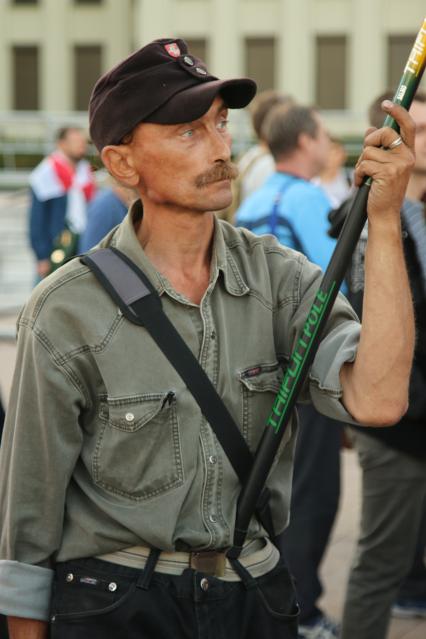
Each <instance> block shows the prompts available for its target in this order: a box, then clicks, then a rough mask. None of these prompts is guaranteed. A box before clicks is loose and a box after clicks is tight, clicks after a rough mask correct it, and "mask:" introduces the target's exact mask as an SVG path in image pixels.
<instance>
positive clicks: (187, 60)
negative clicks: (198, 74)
mask: <svg viewBox="0 0 426 639" xmlns="http://www.w3.org/2000/svg"><path fill="white" fill-rule="evenodd" d="M183 61H184V62H185V64H187V65H188V66H189V67H193V66H194V60H193V59H192V58H190V57H189V55H186V56H185V57H184V59H183Z"/></svg>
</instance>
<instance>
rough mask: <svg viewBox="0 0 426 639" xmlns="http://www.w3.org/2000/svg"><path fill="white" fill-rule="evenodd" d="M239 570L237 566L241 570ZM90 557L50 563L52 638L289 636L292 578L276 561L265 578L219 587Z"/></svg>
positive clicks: (200, 577) (207, 580)
mask: <svg viewBox="0 0 426 639" xmlns="http://www.w3.org/2000/svg"><path fill="white" fill-rule="evenodd" d="M243 570H244V569H243ZM149 573H150V571H149V569H148V568H146V569H145V570H137V569H135V568H127V567H123V566H118V565H115V564H111V563H109V562H105V561H101V560H97V559H80V560H77V561H71V562H65V563H62V564H58V565H57V569H56V577H55V581H54V589H53V599H52V619H51V624H50V633H51V634H50V637H51V639H109V638H114V639H136V638H137V639H197V638H198V637H200V638H201V637H202V638H203V639H259V637H262V639H269V638H270V639H296V638H297V613H298V608H297V604H296V602H295V596H294V589H293V584H292V580H291V578H290V576H289V573H288V571H287V568H286V566H285V565H284V563H283V562H282V561H280V562H279V564H278V565H277V566H276V568H274V570H272V571H271V572H270V573H268V574H267V575H265V576H264V577H260V578H258V579H252V578H251V577H250V576H248V573H247V571H245V573H246V574H247V578H246V583H245V584H244V583H242V582H225V581H221V580H219V579H216V578H215V577H210V576H206V575H204V574H202V573H199V572H196V571H194V570H192V569H189V568H188V569H186V570H185V571H184V572H183V574H182V575H181V576H173V575H165V574H161V573H157V572H153V573H152V574H151V575H150V574H149Z"/></svg>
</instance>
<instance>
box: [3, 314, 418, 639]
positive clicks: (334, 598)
mask: <svg viewBox="0 0 426 639" xmlns="http://www.w3.org/2000/svg"><path fill="white" fill-rule="evenodd" d="M14 319H15V318H14V317H13V316H3V317H2V316H1V315H0V335H1V334H2V331H3V332H6V331H5V329H7V332H11V331H12V329H13V323H14ZM14 359H15V346H14V344H13V343H12V342H8V341H1V340H0V362H1V365H0V388H1V389H2V393H3V396H4V398H5V399H7V397H8V393H9V389H10V383H11V376H12V368H13V365H14ZM342 479H343V496H342V501H341V508H340V513H339V516H338V519H337V522H336V526H335V530H334V534H333V537H332V540H331V543H330V546H329V549H328V553H327V557H326V558H325V561H324V564H323V569H322V573H323V576H324V584H325V586H326V594H325V596H324V598H323V606H324V608H325V610H326V611H327V612H328V614H329V615H331V616H333V617H334V618H335V619H339V618H340V615H341V611H342V606H343V597H344V592H345V584H346V579H347V575H348V571H349V564H350V559H351V557H352V552H353V547H354V542H355V534H356V531H357V522H358V517H359V505H360V504H359V493H360V473H359V469H358V465H357V462H356V456H355V453H354V452H352V451H345V452H344V453H343V478H342ZM425 638H426V621H401V620H393V621H392V623H391V628H390V632H389V636H388V639H425ZM359 639H362V637H359Z"/></svg>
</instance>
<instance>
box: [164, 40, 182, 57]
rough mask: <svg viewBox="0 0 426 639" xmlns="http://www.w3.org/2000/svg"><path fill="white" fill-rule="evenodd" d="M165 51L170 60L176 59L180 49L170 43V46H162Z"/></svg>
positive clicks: (173, 43) (174, 43)
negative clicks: (170, 57)
mask: <svg viewBox="0 0 426 639" xmlns="http://www.w3.org/2000/svg"><path fill="white" fill-rule="evenodd" d="M164 48H165V50H166V51H167V53H168V54H169V55H171V56H172V58H178V57H179V56H180V49H179V47H178V45H177V44H176V42H172V43H171V44H165V45H164Z"/></svg>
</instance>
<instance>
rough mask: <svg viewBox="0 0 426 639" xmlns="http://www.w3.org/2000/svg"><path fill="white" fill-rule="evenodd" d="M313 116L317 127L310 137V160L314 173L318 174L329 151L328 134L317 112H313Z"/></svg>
mask: <svg viewBox="0 0 426 639" xmlns="http://www.w3.org/2000/svg"><path fill="white" fill-rule="evenodd" d="M314 118H315V120H316V121H317V124H318V128H317V132H316V135H315V137H314V138H313V139H312V140H313V144H312V147H311V151H312V160H313V167H314V173H313V175H318V173H320V172H321V171H322V170H323V169H325V167H326V165H327V160H328V154H329V151H330V136H329V134H328V133H327V130H326V128H325V126H324V123H323V121H322V120H321V118H320V117H319V115H318V114H316V113H315V114H314Z"/></svg>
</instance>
